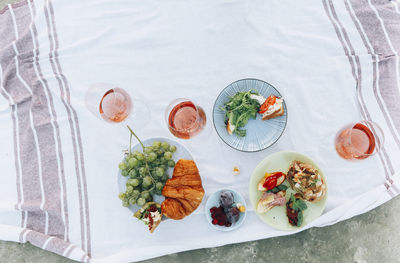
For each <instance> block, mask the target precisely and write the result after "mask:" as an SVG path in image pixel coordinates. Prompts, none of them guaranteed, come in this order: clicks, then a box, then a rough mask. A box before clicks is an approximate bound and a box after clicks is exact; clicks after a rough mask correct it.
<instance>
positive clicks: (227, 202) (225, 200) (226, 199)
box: [219, 191, 234, 208]
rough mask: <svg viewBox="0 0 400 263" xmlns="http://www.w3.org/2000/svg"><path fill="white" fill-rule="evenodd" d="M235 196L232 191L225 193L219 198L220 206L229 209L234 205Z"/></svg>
mask: <svg viewBox="0 0 400 263" xmlns="http://www.w3.org/2000/svg"><path fill="white" fill-rule="evenodd" d="M233 201H234V200H233V194H232V192H230V191H223V192H222V193H221V196H220V197H219V204H220V205H221V206H222V207H224V208H229V207H231V206H232V205H233Z"/></svg>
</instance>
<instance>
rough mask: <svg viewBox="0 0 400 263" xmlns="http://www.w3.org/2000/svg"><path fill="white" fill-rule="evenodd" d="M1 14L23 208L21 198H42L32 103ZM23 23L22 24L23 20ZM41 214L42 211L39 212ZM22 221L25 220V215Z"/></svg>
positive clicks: (1, 56) (1, 53) (0, 43)
mask: <svg viewBox="0 0 400 263" xmlns="http://www.w3.org/2000/svg"><path fill="white" fill-rule="evenodd" d="M4 16H7V17H9V19H8V23H7V25H9V26H8V27H9V30H7V31H5V32H4V33H5V34H3V37H2V38H0V63H1V64H2V68H3V85H4V89H5V90H6V92H8V94H10V96H11V98H12V101H13V103H14V104H16V105H17V107H16V110H17V121H18V124H17V126H18V140H19V149H18V151H19V155H20V156H19V158H20V161H21V163H22V164H23V165H22V166H21V178H22V189H21V190H22V191H21V192H22V193H23V197H22V200H24V203H22V204H21V209H22V210H26V202H25V201H28V203H29V202H30V203H31V204H32V203H34V202H37V203H38V204H39V205H40V202H41V199H42V196H41V191H40V182H39V180H40V179H39V167H38V156H37V151H36V147H37V145H36V142H35V140H34V134H33V128H32V127H31V112H30V108H31V105H32V96H31V94H30V93H29V91H28V90H27V89H26V88H25V87H24V86H23V83H22V82H21V81H20V80H19V79H18V78H17V75H16V74H17V73H16V70H17V68H16V63H17V62H16V60H15V55H16V54H15V50H14V47H13V45H12V44H11V43H12V42H13V41H14V40H15V33H14V26H13V22H12V17H11V12H10V10H9V9H8V10H7V11H6V12H5V13H4V14H2V17H4ZM24 22H25V23H26V22H27V21H24ZM25 26H27V25H25ZM10 29H11V30H10ZM31 204H29V205H31ZM41 213H42V214H43V212H41ZM27 216H28V218H27V220H28V221H29V220H30V216H38V213H34V214H30V213H28V214H27ZM24 220H26V218H25V219H24ZM35 220H36V219H35ZM42 227H43V228H42ZM35 230H37V231H41V232H44V230H45V229H44V226H43V225H40V226H38V227H35Z"/></svg>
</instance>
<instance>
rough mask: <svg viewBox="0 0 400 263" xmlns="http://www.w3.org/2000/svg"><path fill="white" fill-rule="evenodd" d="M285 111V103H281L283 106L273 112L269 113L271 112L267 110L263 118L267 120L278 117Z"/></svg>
mask: <svg viewBox="0 0 400 263" xmlns="http://www.w3.org/2000/svg"><path fill="white" fill-rule="evenodd" d="M284 113H285V110H284V109H283V104H281V106H280V107H279V109H278V110H276V111H274V112H272V113H269V114H267V112H265V113H264V114H263V116H262V120H264V121H265V120H269V119H272V118H276V117H279V116H282V115H283V114H284Z"/></svg>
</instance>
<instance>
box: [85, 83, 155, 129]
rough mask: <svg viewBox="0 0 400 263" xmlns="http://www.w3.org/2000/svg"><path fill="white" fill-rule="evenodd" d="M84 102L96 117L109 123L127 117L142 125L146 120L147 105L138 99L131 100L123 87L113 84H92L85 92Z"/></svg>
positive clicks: (125, 119)
mask: <svg viewBox="0 0 400 263" xmlns="http://www.w3.org/2000/svg"><path fill="white" fill-rule="evenodd" d="M85 104H86V107H87V108H88V109H89V111H90V112H91V113H93V114H94V115H95V116H96V117H98V118H100V119H103V120H105V121H107V122H110V123H121V122H124V121H127V120H128V119H129V120H132V121H133V122H134V123H135V124H137V123H138V122H141V123H140V125H143V124H144V123H142V122H143V120H146V119H147V120H148V118H146V115H148V110H147V107H146V106H145V105H141V104H143V103H142V102H140V101H133V100H132V98H131V96H130V95H129V94H128V93H127V92H126V91H125V90H124V89H122V88H119V87H118V86H116V85H113V84H108V83H95V84H93V85H92V86H91V87H90V88H89V89H88V91H87V92H86V94H85ZM134 105H135V107H134ZM133 113H134V114H133ZM137 116H141V117H140V118H137Z"/></svg>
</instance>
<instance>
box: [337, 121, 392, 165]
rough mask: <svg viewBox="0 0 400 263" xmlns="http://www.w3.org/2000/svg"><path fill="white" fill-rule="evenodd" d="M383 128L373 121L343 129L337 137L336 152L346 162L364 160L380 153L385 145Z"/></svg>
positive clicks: (361, 122)
mask: <svg viewBox="0 0 400 263" xmlns="http://www.w3.org/2000/svg"><path fill="white" fill-rule="evenodd" d="M384 140H385V137H384V134H383V131H382V128H381V127H380V126H379V125H378V124H377V123H375V122H372V121H360V122H357V123H351V124H348V125H346V126H345V127H343V128H342V129H341V130H340V131H339V132H338V133H337V134H336V137H335V148H336V152H337V153H338V154H339V156H340V157H342V158H344V159H346V160H353V161H355V160H363V159H366V158H368V157H370V156H372V155H374V154H376V153H378V152H379V151H380V150H381V148H382V147H383V144H384Z"/></svg>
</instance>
